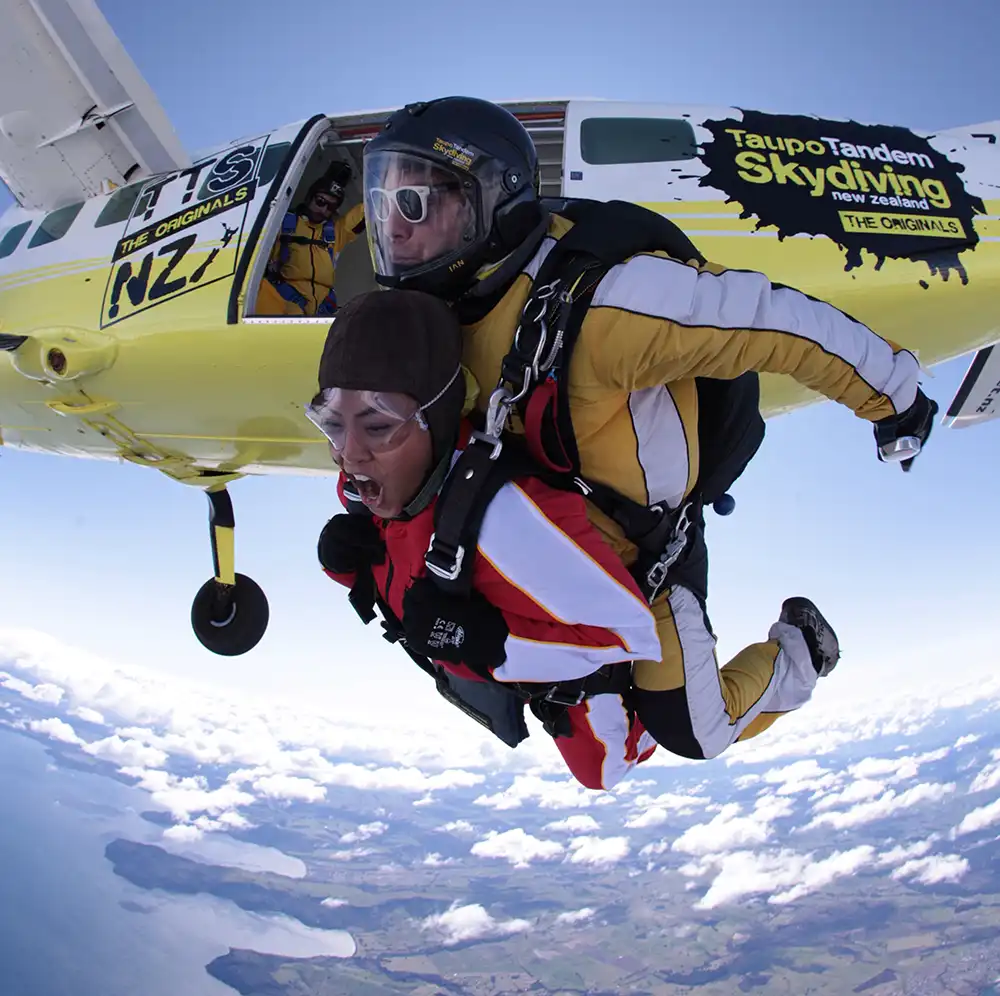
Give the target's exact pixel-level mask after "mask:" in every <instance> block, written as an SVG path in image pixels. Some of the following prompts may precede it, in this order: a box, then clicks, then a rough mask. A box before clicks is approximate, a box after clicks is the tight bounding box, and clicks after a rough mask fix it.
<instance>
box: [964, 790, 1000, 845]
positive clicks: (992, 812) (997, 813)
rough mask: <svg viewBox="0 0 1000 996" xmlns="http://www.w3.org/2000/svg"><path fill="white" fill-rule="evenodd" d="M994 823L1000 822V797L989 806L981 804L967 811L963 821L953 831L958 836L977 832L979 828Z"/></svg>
mask: <svg viewBox="0 0 1000 996" xmlns="http://www.w3.org/2000/svg"><path fill="white" fill-rule="evenodd" d="M994 823H1000V799H997V800H996V801H995V802H991V803H990V804H989V805H988V806H980V807H979V808H978V809H973V810H972V812H970V813H966V814H965V816H964V817H962V822H961V823H959V824H958V826H957V827H955V829H954V831H953V832H954V834H955V835H956V836H960V835H961V834H965V833H975V832H976V831H977V830H982V829H984V828H985V827H988V826H992V825H993V824H994Z"/></svg>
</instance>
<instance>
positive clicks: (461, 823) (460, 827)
mask: <svg viewBox="0 0 1000 996" xmlns="http://www.w3.org/2000/svg"><path fill="white" fill-rule="evenodd" d="M435 829H436V830H439V831H441V832H442V833H475V832H476V828H475V827H474V826H473V825H472V824H471V823H470V822H469V821H468V820H452V821H451V822H450V823H444V824H442V825H441V826H439V827H435Z"/></svg>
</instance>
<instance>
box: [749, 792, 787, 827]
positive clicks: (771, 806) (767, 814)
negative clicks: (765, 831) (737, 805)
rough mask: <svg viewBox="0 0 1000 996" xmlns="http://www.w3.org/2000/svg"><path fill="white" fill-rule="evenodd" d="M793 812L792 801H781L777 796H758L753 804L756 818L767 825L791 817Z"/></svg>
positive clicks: (784, 799)
mask: <svg viewBox="0 0 1000 996" xmlns="http://www.w3.org/2000/svg"><path fill="white" fill-rule="evenodd" d="M793 810H794V806H793V805H792V800H791V799H788V798H783V799H779V798H778V796H776V795H766V794H761V795H759V796H757V799H756V801H755V802H754V804H753V815H754V818H755V819H758V820H763V821H764V822H765V823H770V822H771V821H772V820H777V819H781V818H782V817H784V816H791V815H792V812H793Z"/></svg>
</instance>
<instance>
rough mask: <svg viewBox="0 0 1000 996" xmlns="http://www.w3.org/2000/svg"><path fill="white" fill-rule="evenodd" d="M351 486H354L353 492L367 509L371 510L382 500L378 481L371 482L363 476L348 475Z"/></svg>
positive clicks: (381, 489) (371, 480) (370, 479)
mask: <svg viewBox="0 0 1000 996" xmlns="http://www.w3.org/2000/svg"><path fill="white" fill-rule="evenodd" d="M350 480H351V484H353V485H354V488H355V490H356V491H357V492H358V497H359V498H360V499H361V500H362V501H363V502H364V503H365V504H366V505H367V506H368V507H369V508H372V507H374V506H376V505H378V503H379V501H380V500H381V498H382V491H383V488H382V485H381V484H379V483H378V481H375V480H373V479H372V478H370V477H365V475H364V474H351V475H350Z"/></svg>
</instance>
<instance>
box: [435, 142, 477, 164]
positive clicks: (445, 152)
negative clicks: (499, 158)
mask: <svg viewBox="0 0 1000 996" xmlns="http://www.w3.org/2000/svg"><path fill="white" fill-rule="evenodd" d="M432 148H433V149H434V151H435V152H437V153H439V154H440V155H442V156H445V157H446V158H447V159H448V160H449V161H450V162H452V163H454V164H455V165H456V166H458V167H459V168H460V169H464V170H468V169H469V168H470V167H471V166H472V164H473V162H474V161H475V159H476V154H475V153H474V152H473V151H472V149H470V148H468V147H466V146H463V145H459V144H458V143H457V142H449V141H447V140H446V139H444V138H435V139H434V145H433V146H432Z"/></svg>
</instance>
